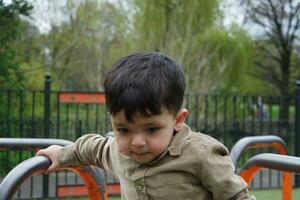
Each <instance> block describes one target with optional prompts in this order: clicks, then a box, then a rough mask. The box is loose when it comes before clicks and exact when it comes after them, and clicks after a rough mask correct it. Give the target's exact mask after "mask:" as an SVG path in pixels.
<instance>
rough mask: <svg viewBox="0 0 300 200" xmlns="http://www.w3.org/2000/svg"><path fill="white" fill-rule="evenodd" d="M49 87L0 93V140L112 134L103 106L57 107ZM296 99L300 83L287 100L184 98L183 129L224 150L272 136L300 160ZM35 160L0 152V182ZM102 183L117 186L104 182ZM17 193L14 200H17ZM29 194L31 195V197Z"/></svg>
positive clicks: (262, 181)
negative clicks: (203, 135) (247, 139)
mask: <svg viewBox="0 0 300 200" xmlns="http://www.w3.org/2000/svg"><path fill="white" fill-rule="evenodd" d="M50 84H51V80H50V77H48V78H46V81H45V90H44V91H29V90H4V89H2V90H0V137H19V138H28V137H30V138H32V137H35V138H57V139H67V140H71V141H74V140H75V139H76V138H78V137H80V136H81V135H83V134H85V133H89V132H94V133H98V134H101V135H105V134H106V133H108V132H109V131H111V130H112V129H111V125H110V122H109V118H108V115H107V110H106V107H105V105H104V104H99V103H91V102H87V103H82V102H81V103H74V102H73V103H64V102H61V101H60V94H61V92H60V91H51V86H50ZM297 95H298V96H297ZM299 96H300V83H298V85H297V90H296V92H295V95H293V96H290V97H272V96H242V95H231V96H230V95H209V94H201V93H188V94H186V96H185V105H184V106H185V107H186V108H188V110H189V117H188V119H187V122H186V123H187V124H188V125H189V126H190V127H191V128H192V129H193V130H197V131H200V132H203V133H206V134H209V135H211V136H213V137H215V138H217V139H218V140H220V141H221V142H223V143H224V144H225V145H226V146H227V147H228V149H231V148H232V146H233V145H234V143H235V142H236V141H238V140H239V139H240V138H243V137H246V136H257V135H277V136H279V137H281V138H282V139H283V140H284V141H285V142H286V143H287V147H288V153H289V154H290V155H294V156H300V149H299V148H300V147H299V145H296V144H297V143H298V142H299V137H300V136H299V132H300V127H299V125H300V122H299V121H300V106H299V104H300V97H299ZM286 102H288V106H286V108H285V109H286V111H287V112H283V106H284V105H286ZM283 113H285V115H284V114H283ZM273 151H274V150H272V149H266V150H254V151H249V152H247V153H246V154H245V155H243V156H242V157H241V159H240V160H239V163H238V166H242V164H243V163H245V161H246V160H248V159H249V158H250V157H252V156H253V155H254V154H258V153H265V152H269V153H275V152H273ZM34 154H35V152H30V151H28V152H27V151H0V177H3V176H5V175H6V174H7V173H8V172H9V171H10V170H11V169H12V168H13V167H14V166H16V165H17V164H18V163H20V162H21V161H22V160H25V159H27V158H29V157H32V156H33V155H34ZM56 177H59V179H57V180H55V181H53V180H50V179H52V177H51V176H50V177H49V180H47V182H51V183H52V182H54V183H55V184H77V183H78V184H80V183H82V181H80V180H79V178H77V177H73V175H70V174H68V173H67V172H66V173H65V174H62V173H61V172H60V174H59V175H56ZM62 177H64V178H62ZM280 177H281V174H280V172H277V171H272V170H263V171H262V172H260V173H259V175H258V176H257V177H255V180H254V181H253V182H252V187H253V188H274V187H280V185H281V179H280ZM107 179H108V180H109V181H116V180H115V179H112V178H111V177H109V176H107ZM294 179H295V181H294V184H295V185H296V186H299V182H297V181H298V180H299V178H298V177H297V176H295V178H294ZM0 180H1V179H0ZM68 180H72V181H68ZM69 182H70V183H69ZM32 184H34V181H33V182H32V183H30V185H31V186H26V187H29V188H31V189H32V188H34V187H33V186H32ZM44 184H46V183H44ZM51 187H53V186H51V185H49V191H50V192H49V193H51ZM20 193H21V192H19V193H18V195H19V198H22V194H20ZM29 193H30V195H32V193H34V192H32V191H31V192H29ZM30 195H29V196H30ZM53 195H54V196H55V194H53ZM53 195H52V194H51V195H50V196H53ZM28 198H30V197H28Z"/></svg>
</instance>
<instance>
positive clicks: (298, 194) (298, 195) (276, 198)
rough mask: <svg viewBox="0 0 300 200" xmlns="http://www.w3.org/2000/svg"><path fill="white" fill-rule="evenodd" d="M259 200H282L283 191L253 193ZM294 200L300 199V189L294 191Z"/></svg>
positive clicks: (269, 190) (273, 190) (272, 190)
mask: <svg viewBox="0 0 300 200" xmlns="http://www.w3.org/2000/svg"><path fill="white" fill-rule="evenodd" d="M251 194H253V195H254V196H255V197H256V199H257V200H265V199H272V200H282V191H281V190H279V189H268V190H253V191H251ZM292 199H300V188H298V189H293V198H292Z"/></svg>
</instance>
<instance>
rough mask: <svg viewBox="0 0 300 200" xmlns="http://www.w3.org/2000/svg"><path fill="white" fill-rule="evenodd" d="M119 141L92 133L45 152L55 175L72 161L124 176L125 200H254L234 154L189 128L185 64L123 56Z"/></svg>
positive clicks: (109, 86)
mask: <svg viewBox="0 0 300 200" xmlns="http://www.w3.org/2000/svg"><path fill="white" fill-rule="evenodd" d="M104 86H105V97H106V104H107V107H108V111H109V115H110V119H111V123H112V128H113V131H114V134H115V137H107V138H104V137H101V136H100V135H96V134H87V135H84V136H82V137H80V138H79V139H78V140H77V141H76V143H75V144H72V145H69V146H66V147H60V146H55V145H53V146H50V147H49V148H47V149H44V150H40V151H39V152H38V153H37V155H45V156H47V157H49V158H50V159H51V161H52V165H51V166H50V167H49V169H48V171H49V172H50V171H54V170H56V169H58V168H60V167H62V166H65V165H70V164H80V165H96V166H98V167H101V168H103V169H105V170H106V171H107V172H109V173H111V174H112V175H114V176H115V177H117V178H118V179H119V181H120V184H121V195H122V199H124V200H135V199H141V200H142V199H153V200H157V199H167V200H168V199H169V200H174V199H185V200H188V199H191V200H210V199H215V200H217V199H218V200H229V199H230V200H254V199H255V198H254V197H251V196H250V195H249V193H248V190H247V185H246V183H245V182H244V181H243V180H242V178H241V177H239V176H237V175H235V174H234V170H233V166H232V162H231V160H230V158H229V156H228V151H227V149H226V148H225V147H224V145H222V144H221V143H220V142H218V141H216V140H215V139H213V138H212V137H210V136H208V135H204V134H201V133H195V132H192V131H191V130H190V128H189V127H188V126H187V125H186V124H185V123H184V120H185V118H186V117H187V115H188V111H187V110H186V109H183V108H182V103H183V97H184V90H185V79H184V75H183V72H182V70H181V67H180V66H179V65H178V64H177V63H176V62H175V61H173V60H172V59H171V58H169V57H167V56H166V55H163V54H161V53H157V52H138V53H133V54H130V55H128V56H126V57H124V58H121V59H120V60H119V61H118V62H117V63H116V64H115V65H114V67H113V68H112V69H111V70H110V71H109V72H108V74H107V76H106V79H105V83H104Z"/></svg>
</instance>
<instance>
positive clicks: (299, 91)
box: [294, 80, 300, 187]
mask: <svg viewBox="0 0 300 200" xmlns="http://www.w3.org/2000/svg"><path fill="white" fill-rule="evenodd" d="M295 109H296V112H295V140H294V141H295V144H294V146H295V156H297V157H300V145H299V142H300V80H297V81H296V98H295ZM295 187H300V177H299V175H296V176H295Z"/></svg>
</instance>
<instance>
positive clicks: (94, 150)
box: [58, 134, 114, 174]
mask: <svg viewBox="0 0 300 200" xmlns="http://www.w3.org/2000/svg"><path fill="white" fill-rule="evenodd" d="M113 145H114V139H113V138H112V137H105V138H104V137H102V136H101V135H97V134H87V135H84V136H82V137H80V138H78V139H77V140H76V142H75V143H74V144H71V145H68V146H65V147H63V148H62V150H61V151H60V153H59V158H58V160H59V163H60V164H62V165H72V164H75V165H78V164H79V165H94V166H97V167H100V168H103V169H105V170H106V171H110V172H111V169H112V167H113V164H112V159H111V157H112V153H113V152H112V146H113ZM112 174H113V173H112Z"/></svg>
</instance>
